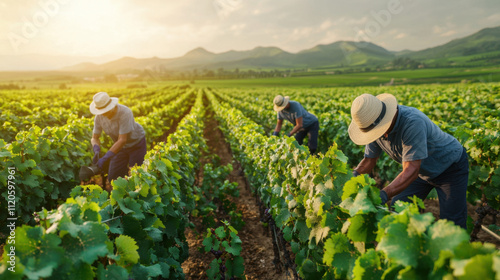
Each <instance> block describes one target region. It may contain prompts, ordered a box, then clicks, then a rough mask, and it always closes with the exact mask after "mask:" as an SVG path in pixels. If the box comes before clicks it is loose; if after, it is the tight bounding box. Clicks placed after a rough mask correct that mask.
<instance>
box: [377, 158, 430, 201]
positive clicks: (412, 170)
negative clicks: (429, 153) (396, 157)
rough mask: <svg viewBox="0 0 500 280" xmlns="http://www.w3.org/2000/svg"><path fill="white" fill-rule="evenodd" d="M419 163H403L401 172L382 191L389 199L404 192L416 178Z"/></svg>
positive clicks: (417, 161)
mask: <svg viewBox="0 0 500 280" xmlns="http://www.w3.org/2000/svg"><path fill="white" fill-rule="evenodd" d="M421 162H422V161H421V160H415V161H404V162H403V171H402V172H401V173H399V175H398V176H397V177H396V178H395V179H394V180H393V181H392V182H391V183H390V184H389V185H388V186H387V187H385V188H384V189H382V190H383V191H385V192H386V193H387V196H388V197H389V198H391V197H394V196H395V195H397V194H399V193H401V192H402V191H404V190H405V189H406V188H407V187H408V186H409V185H410V184H411V183H413V181H415V180H416V179H417V178H418V172H419V170H420V164H421Z"/></svg>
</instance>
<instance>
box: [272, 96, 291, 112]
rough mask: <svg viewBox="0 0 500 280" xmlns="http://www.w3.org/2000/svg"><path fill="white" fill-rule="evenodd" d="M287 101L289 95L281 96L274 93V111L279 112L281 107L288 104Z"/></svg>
mask: <svg viewBox="0 0 500 280" xmlns="http://www.w3.org/2000/svg"><path fill="white" fill-rule="evenodd" d="M288 101H290V97H289V96H285V97H283V96H281V95H276V97H275V98H274V101H273V103H274V111H276V112H279V111H281V110H283V109H285V107H286V105H288Z"/></svg>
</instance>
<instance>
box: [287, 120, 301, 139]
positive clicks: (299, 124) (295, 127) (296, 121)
mask: <svg viewBox="0 0 500 280" xmlns="http://www.w3.org/2000/svg"><path fill="white" fill-rule="evenodd" d="M303 120H304V119H303V117H299V118H296V119H295V126H294V127H293V129H292V131H290V134H289V136H292V135H294V134H295V133H297V132H298V131H299V130H301V129H302V121H303Z"/></svg>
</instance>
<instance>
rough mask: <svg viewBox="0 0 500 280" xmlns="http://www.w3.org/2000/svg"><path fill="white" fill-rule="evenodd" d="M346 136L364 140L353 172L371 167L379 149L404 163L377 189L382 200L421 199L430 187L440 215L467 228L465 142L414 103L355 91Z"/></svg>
mask: <svg viewBox="0 0 500 280" xmlns="http://www.w3.org/2000/svg"><path fill="white" fill-rule="evenodd" d="M351 116H352V122H351V124H350V126H349V137H350V138H351V140H352V141H353V142H354V143H356V144H357V145H366V147H365V155H364V159H363V160H361V162H360V163H359V164H358V166H357V167H356V168H355V169H354V171H353V174H354V176H357V175H359V174H365V173H370V172H371V170H372V169H373V168H374V167H375V164H376V162H377V159H378V158H379V156H380V154H381V153H382V151H385V152H386V153H387V154H388V155H389V156H390V157H391V158H392V159H394V160H396V161H397V162H399V163H402V165H403V171H402V172H401V173H400V174H399V175H398V176H397V177H396V178H395V179H394V180H393V181H392V182H391V183H390V184H389V185H388V186H386V187H385V188H384V189H382V190H381V191H380V197H381V198H382V203H384V204H385V203H386V202H387V200H389V198H392V201H391V205H393V204H394V202H396V201H397V200H402V201H409V199H410V198H411V197H413V195H416V196H417V197H419V198H421V199H425V198H426V197H427V195H428V194H429V192H430V191H431V190H432V189H433V188H435V189H436V191H437V194H438V197H439V207H440V218H441V219H448V220H451V221H453V222H455V224H457V225H459V226H461V227H463V228H466V221H467V202H466V193H467V181H468V177H469V163H468V159H467V153H466V151H465V148H464V147H462V145H461V144H460V143H459V142H458V141H457V139H455V138H454V137H453V136H451V135H449V134H447V133H445V132H443V131H442V130H441V129H440V128H439V127H438V126H437V125H436V124H434V123H433V122H432V121H431V120H430V119H429V118H428V117H427V116H426V115H425V114H423V113H422V112H420V111H419V110H418V109H416V108H412V107H407V106H403V105H398V103H397V101H396V98H395V97H394V96H393V95H391V94H387V93H384V94H380V95H378V96H373V95H371V94H363V95H361V96H358V97H357V98H356V99H355V100H354V102H353V103H352V107H351Z"/></svg>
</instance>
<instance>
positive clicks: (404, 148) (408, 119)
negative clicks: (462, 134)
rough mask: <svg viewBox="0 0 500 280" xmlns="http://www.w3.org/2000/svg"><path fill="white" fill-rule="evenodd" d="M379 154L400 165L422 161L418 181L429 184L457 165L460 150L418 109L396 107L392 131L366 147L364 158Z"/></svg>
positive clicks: (458, 146) (455, 142)
mask: <svg viewBox="0 0 500 280" xmlns="http://www.w3.org/2000/svg"><path fill="white" fill-rule="evenodd" d="M382 150H383V151H385V152H386V153H387V154H388V155H389V156H390V157H391V158H392V159H394V160H395V161H397V162H399V163H402V162H405V161H415V160H422V162H421V164H420V171H419V177H420V178H421V179H422V180H426V181H428V180H432V179H434V178H436V177H437V176H439V175H440V174H441V173H443V172H444V171H445V170H446V169H447V168H448V167H450V166H451V165H452V164H453V163H455V162H457V161H459V160H460V157H461V156H462V151H463V147H462V145H461V144H460V142H458V140H457V139H455V138H454V137H453V136H451V135H449V134H447V133H445V132H443V131H442V130H441V129H440V128H439V127H438V126H437V125H436V124H435V123H433V122H432V121H431V120H430V119H429V118H428V117H427V116H426V115H425V114H424V113H422V112H420V111H419V110H418V109H416V108H413V107H408V106H403V105H398V116H397V119H396V123H395V125H394V128H393V129H392V131H391V132H390V133H389V134H388V135H387V138H385V137H384V136H382V137H380V138H379V139H377V140H376V141H375V142H372V143H370V144H368V145H366V147H365V157H367V158H378V157H379V156H380V154H381V153H382Z"/></svg>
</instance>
